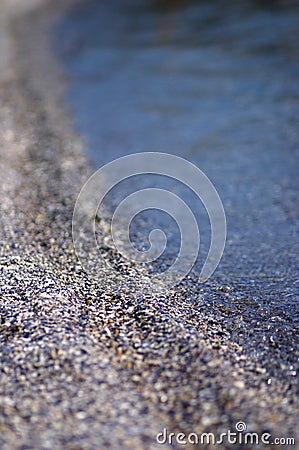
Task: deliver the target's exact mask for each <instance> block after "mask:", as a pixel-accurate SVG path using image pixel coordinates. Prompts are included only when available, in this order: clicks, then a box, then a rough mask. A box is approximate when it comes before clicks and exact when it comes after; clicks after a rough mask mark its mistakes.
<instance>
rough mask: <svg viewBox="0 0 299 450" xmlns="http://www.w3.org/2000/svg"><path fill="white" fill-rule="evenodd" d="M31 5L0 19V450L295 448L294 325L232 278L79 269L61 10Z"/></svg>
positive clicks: (77, 147) (79, 177)
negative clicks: (162, 279) (167, 278)
mask: <svg viewBox="0 0 299 450" xmlns="http://www.w3.org/2000/svg"><path fill="white" fill-rule="evenodd" d="M31 3H32V5H31V6H32V9H29V2H28V8H27V9H26V8H25V7H24V4H23V7H22V9H23V10H22V11H21V9H20V8H18V4H17V2H15V3H14V2H12V3H10V4H8V2H6V3H4V6H3V15H2V19H1V20H2V23H3V24H4V25H5V27H2V30H4V31H3V35H5V39H6V42H7V44H5V45H2V49H1V52H2V56H3V55H5V58H4V56H3V58H0V59H2V61H4V60H5V61H6V63H5V64H6V66H5V70H4V71H2V76H1V78H0V101H1V110H0V116H1V134H0V139H1V147H0V155H1V156H0V173H1V177H0V184H1V190H0V197H1V198H0V208H1V215H0V222H1V235H0V270H1V282H0V283H1V284H0V295H1V303H0V314H1V316H0V317H1V318H0V342H1V370H0V376H1V385H0V429H1V433H0V446H1V448H2V449H53V448H55V449H72V450H75V449H78V450H79V449H102V448H113V449H119V448H123V449H154V448H160V447H161V445H159V444H158V443H156V435H157V433H159V432H161V431H162V430H163V429H164V428H167V429H168V431H169V432H174V433H178V432H183V433H186V434H187V433H190V432H195V433H198V434H200V433H202V432H214V433H217V434H220V433H221V432H225V431H227V430H228V429H231V430H232V431H235V424H236V423H237V422H238V421H243V422H245V423H246V424H247V430H248V431H254V432H256V433H263V432H268V433H270V434H271V435H272V438H273V439H274V437H275V436H277V437H295V438H297V440H298V439H299V436H298V426H297V424H298V403H297V398H298V397H297V395H298V379H297V370H298V367H297V366H296V364H297V362H298V327H297V328H296V324H295V323H294V320H293V318H292V317H291V316H290V314H286V313H284V312H283V311H281V310H280V309H279V308H277V307H275V306H273V305H272V304H271V305H270V306H269V304H268V303H267V299H266V298H263V297H262V295H260V294H259V293H256V292H254V291H253V290H252V291H250V290H249V289H245V288H244V287H243V286H242V284H238V283H237V282H236V281H234V283H230V281H229V279H228V280H227V281H226V282H225V283H224V282H223V280H220V279H217V278H215V279H213V280H212V281H210V282H208V283H207V284H206V285H203V286H198V284H197V283H196V282H195V280H194V279H193V278H192V276H191V277H189V278H187V279H186V280H185V281H184V282H183V283H181V285H180V286H178V287H177V288H176V289H173V290H172V291H170V292H164V291H163V289H162V288H161V289H157V290H156V292H153V291H151V289H150V284H149V281H148V277H147V275H146V273H144V274H140V273H138V272H137V271H136V269H135V268H134V266H132V265H128V264H127V263H126V262H125V261H122V260H121V259H118V260H117V263H116V270H115V271H114V272H113V273H110V272H108V271H107V273H105V272H104V273H103V281H102V282H100V283H99V282H95V281H94V280H93V279H90V278H89V277H88V275H87V274H85V273H84V272H83V270H82V269H81V267H80V265H79V262H78V260H77V258H76V255H75V253H74V250H73V246H72V240H71V218H72V211H73V207H74V202H75V199H76V196H77V194H78V192H79V190H80V187H81V186H82V184H83V182H84V180H86V178H87V176H88V175H89V174H90V173H91V169H90V168H89V167H88V164H87V163H86V160H85V157H84V144H83V143H82V142H81V140H80V138H79V137H78V136H77V135H76V133H75V132H74V131H73V129H72V124H71V120H70V117H69V114H68V111H67V108H66V106H65V105H64V104H63V102H62V97H63V89H64V86H65V84H66V80H65V77H64V74H63V73H62V72H61V71H60V68H59V67H58V65H57V63H56V61H55V59H54V58H53V56H52V55H51V53H50V51H49V41H48V38H47V36H48V35H47V33H46V31H47V29H48V27H49V26H50V25H51V23H52V22H53V21H54V20H56V18H57V17H58V16H59V14H60V13H61V11H62V10H63V9H64V7H65V6H67V3H71V2H65V4H64V5H61V2H60V4H59V3H58V2H56V3H53V2H52V3H51V5H50V4H46V3H45V4H44V3H41V2H39V3H41V5H39V6H38V7H37V6H34V2H31ZM53 5H54V6H55V7H54V6H53ZM14 8H15V9H14ZM2 42H3V41H2ZM111 252H112V251H111ZM111 256H112V257H113V253H111ZM296 433H297V435H296ZM164 447H165V448H167V445H165V446H164ZM174 447H175V448H176V447H178V448H179V447H181V446H180V445H178V444H175V443H174ZM218 447H219V448H255V447H254V445H252V444H249V445H245V444H242V445H240V446H238V445H236V444H235V445H233V444H228V443H224V444H220V445H219V446H218ZM266 447H268V446H266V445H264V446H263V445H260V447H259V448H266ZM172 448H173V447H172ZM275 448H280V446H279V445H277V446H276V447H275ZM281 448H287V447H286V446H281ZM293 448H295V446H293Z"/></svg>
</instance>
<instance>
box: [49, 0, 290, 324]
mask: <svg viewBox="0 0 299 450" xmlns="http://www.w3.org/2000/svg"><path fill="white" fill-rule="evenodd" d="M54 40H55V47H56V48H57V52H58V54H59V57H60V59H61V60H62V61H63V64H64V67H65V71H66V73H67V74H68V76H69V80H70V84H69V90H68V101H69V103H70V105H71V108H72V112H73V115H74V124H75V127H76V128H77V130H78V131H79V133H80V134H81V135H82V136H83V137H84V138H85V139H86V148H87V151H88V155H89V159H90V161H91V163H92V164H93V166H94V168H98V167H100V166H101V165H103V164H104V163H106V162H108V161H111V160H113V159H115V158H117V157H120V156H123V155H126V154H129V153H134V152H143V151H163V152H168V153H172V154H175V155H179V156H182V157H184V158H186V159H188V160H189V161H192V162H193V163H195V164H196V165H198V167H199V168H200V169H201V170H203V171H204V172H205V173H206V175H207V176H208V177H209V178H210V179H211V181H212V182H213V183H214V185H215V187H216V189H217V191H218V193H219V195H220V197H221V199H222V202H223V204H224V208H225V211H226V216H227V232H228V236H227V244H226V249H225V253H224V255H223V258H222V261H221V263H220V265H219V267H218V269H217V271H216V273H215V280H218V281H219V282H221V283H224V284H227V285H232V286H237V287H238V288H239V289H241V290H246V291H247V292H258V293H259V295H260V296H262V297H263V298H264V299H266V302H267V303H269V304H275V305H276V306H279V308H281V309H283V310H284V311H285V312H287V313H289V314H290V315H291V316H292V317H293V318H294V317H295V316H296V314H298V309H297V298H298V297H297V295H298V284H297V283H298V280H297V278H298V244H297V242H298V203H297V194H298V156H299V155H298V143H299V129H298V118H299V117H298V116H299V114H298V113H299V89H298V80H299V9H298V8H296V7H295V6H293V7H291V6H290V7H281V6H280V7H279V6H276V7H274V4H270V3H267V2H265V3H263V2H262V3H259V2H217V1H214V2H200V3H199V2H195V1H177V2H170V1H162V0H161V1H156V2H155V1H152V2H150V1H134V0H126V1H110V2H107V1H98V2H95V1H89V2H87V3H83V4H81V5H79V6H76V7H75V8H74V9H73V10H72V11H70V12H69V14H68V15H67V16H65V17H64V18H63V19H62V20H61V21H60V23H59V24H58V25H57V27H56V29H55V39H54ZM144 183H145V184H144ZM154 183H157V184H159V185H161V183H162V186H161V187H165V188H167V187H169V186H170V184H169V183H170V182H169V180H166V181H165V180H164V181H163V182H162V180H160V179H158V178H157V179H156V180H155V181H154ZM163 183H164V184H163ZM148 185H150V182H149V181H148V180H147V181H145V182H143V185H142V186H143V187H144V186H148ZM171 186H172V185H171ZM172 188H173V189H176V188H175V187H173V186H172ZM177 189H178V190H179V191H178V192H179V193H180V195H181V196H182V197H183V198H185V199H186V201H187V202H188V203H189V205H190V206H191V209H192V210H193V211H195V215H196V216H197V218H198V219H199V221H200V222H201V224H200V229H201V231H202V242H203V247H202V249H203V254H205V252H206V251H207V249H208V245H209V238H210V236H209V223H208V220H207V217H206V216H205V213H204V211H203V208H202V207H201V205H200V204H198V203H197V200H196V199H195V198H193V197H192V195H191V194H190V193H189V192H187V190H184V189H182V188H181V187H178V188H177ZM130 190H134V187H132V186H131V187H130V186H129V187H127V188H126V189H124V188H123V190H122V195H123V194H124V192H130ZM111 204H113V200H111ZM143 219H145V220H144V222H143V223H145V225H144V229H143V228H142V227H141V228H142V229H140V223H141V222H140V221H139V222H138V221H137V225H136V226H135V234H136V235H138V233H141V235H143V234H142V233H143V232H144V236H147V234H148V230H147V228H148V227H147V226H146V223H148V224H152V222H155V223H160V224H161V223H163V226H164V228H166V229H167V230H168V232H169V239H170V240H169V250H168V253H167V252H166V254H165V255H164V256H165V258H164V262H165V260H166V261H168V263H169V264H170V263H171V261H172V256H171V255H173V253H174V252H175V251H176V250H177V249H178V232H177V230H176V229H175V226H174V224H173V223H172V222H171V220H170V219H169V217H162V218H161V217H160V218H156V217H155V215H154V214H153V215H152V216H149V218H147V217H146V216H145V217H143ZM138 236H139V235H138ZM138 236H137V245H138V242H142V236H141V237H140V236H139V237H138ZM202 257H203V256H200V258H199V260H198V263H197V265H196V266H195V269H194V272H195V273H197V272H198V270H199V267H200V264H201V262H202Z"/></svg>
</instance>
